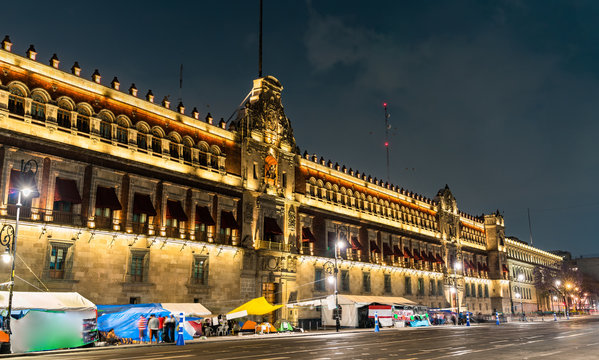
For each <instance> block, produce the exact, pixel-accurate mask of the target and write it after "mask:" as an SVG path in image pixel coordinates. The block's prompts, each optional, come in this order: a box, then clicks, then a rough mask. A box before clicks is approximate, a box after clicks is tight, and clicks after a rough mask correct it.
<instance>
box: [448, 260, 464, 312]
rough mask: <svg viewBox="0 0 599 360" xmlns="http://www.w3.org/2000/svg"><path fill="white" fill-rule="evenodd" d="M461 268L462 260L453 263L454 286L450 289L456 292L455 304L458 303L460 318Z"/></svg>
mask: <svg viewBox="0 0 599 360" xmlns="http://www.w3.org/2000/svg"><path fill="white" fill-rule="evenodd" d="M461 269H462V263H461V262H460V261H456V262H455V263H454V264H453V286H452V287H451V288H450V291H451V292H452V293H455V305H456V314H457V316H458V320H459V318H460V294H459V290H458V271H460V270H461ZM458 322H459V321H458Z"/></svg>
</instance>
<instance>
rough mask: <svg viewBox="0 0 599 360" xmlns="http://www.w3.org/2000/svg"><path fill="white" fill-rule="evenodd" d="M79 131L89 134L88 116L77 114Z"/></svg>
mask: <svg viewBox="0 0 599 360" xmlns="http://www.w3.org/2000/svg"><path fill="white" fill-rule="evenodd" d="M77 131H79V132H82V133H86V134H89V118H88V117H87V116H83V115H81V114H78V115H77Z"/></svg>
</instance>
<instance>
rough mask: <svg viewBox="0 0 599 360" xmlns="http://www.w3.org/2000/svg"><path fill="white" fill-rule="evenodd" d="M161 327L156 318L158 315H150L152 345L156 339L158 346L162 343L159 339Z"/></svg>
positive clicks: (149, 326) (149, 325)
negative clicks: (159, 328)
mask: <svg viewBox="0 0 599 360" xmlns="http://www.w3.org/2000/svg"><path fill="white" fill-rule="evenodd" d="M159 326H160V321H159V320H158V318H157V317H156V315H154V314H152V315H150V320H149V321H148V330H150V333H149V337H150V344H151V343H153V342H154V338H156V344H158V342H159V341H160V340H159V339H158V327H159Z"/></svg>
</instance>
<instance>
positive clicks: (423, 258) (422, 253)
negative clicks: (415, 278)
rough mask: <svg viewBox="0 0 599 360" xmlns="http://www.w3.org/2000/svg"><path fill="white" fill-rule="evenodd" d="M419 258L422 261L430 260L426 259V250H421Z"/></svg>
mask: <svg viewBox="0 0 599 360" xmlns="http://www.w3.org/2000/svg"><path fill="white" fill-rule="evenodd" d="M420 257H421V258H422V260H424V261H430V260H429V259H428V255H427V253H426V250H422V251H421V252H420Z"/></svg>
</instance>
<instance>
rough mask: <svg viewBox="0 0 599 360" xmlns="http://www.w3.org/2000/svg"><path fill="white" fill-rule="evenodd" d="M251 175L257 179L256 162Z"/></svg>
mask: <svg viewBox="0 0 599 360" xmlns="http://www.w3.org/2000/svg"><path fill="white" fill-rule="evenodd" d="M253 175H254V180H256V179H258V166H257V165H256V164H254V170H253Z"/></svg>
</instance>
